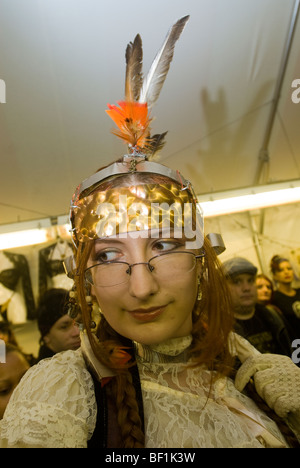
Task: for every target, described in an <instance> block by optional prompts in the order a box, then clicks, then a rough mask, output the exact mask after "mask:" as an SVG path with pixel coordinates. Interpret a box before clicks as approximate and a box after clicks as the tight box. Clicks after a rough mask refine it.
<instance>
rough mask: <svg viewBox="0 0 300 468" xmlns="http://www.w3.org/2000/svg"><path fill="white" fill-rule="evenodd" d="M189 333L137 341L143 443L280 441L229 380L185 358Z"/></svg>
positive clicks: (151, 445) (268, 422) (248, 444)
mask: <svg viewBox="0 0 300 468" xmlns="http://www.w3.org/2000/svg"><path fill="white" fill-rule="evenodd" d="M191 341H192V338H191V337H189V336H188V337H183V338H177V339H172V340H170V341H168V342H165V343H163V344H159V345H156V346H152V347H145V346H141V345H137V363H138V369H139V374H140V379H141V386H142V394H143V404H144V415H145V434H146V446H147V447H149V448H157V447H159V448H167V447H169V448H178V447H185V448H199V447H200V448H201V447H203V448H218V447H219V448H222V447H226V448H231V447H236V448H238V447H245V448H247V447H264V446H278V447H280V446H283V445H284V440H283V438H282V435H281V433H280V431H279V430H278V428H277V426H276V424H275V423H274V422H273V421H271V420H270V419H269V418H268V417H267V416H266V415H265V414H264V413H263V412H262V411H260V410H259V409H258V408H257V406H256V405H255V403H254V402H253V401H252V400H250V399H249V398H248V397H246V396H245V395H243V394H241V393H240V392H238V391H237V390H236V388H235V386H234V383H233V381H232V380H230V379H228V378H225V377H223V378H219V379H218V380H216V381H215V383H213V384H211V378H212V373H211V371H208V370H207V369H205V368H204V367H191V366H188V365H187V363H186V357H185V351H186V349H187V348H188V347H189V346H190V344H191Z"/></svg>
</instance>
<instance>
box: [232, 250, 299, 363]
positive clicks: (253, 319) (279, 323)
mask: <svg viewBox="0 0 300 468" xmlns="http://www.w3.org/2000/svg"><path fill="white" fill-rule="evenodd" d="M223 268H224V272H225V275H226V277H227V280H228V286H229V289H230V293H231V298H232V305H233V309H234V316H235V331H236V332H237V333H239V334H240V335H241V336H243V337H244V338H246V339H247V340H248V341H250V343H251V344H252V345H253V346H255V348H256V349H258V351H260V352H261V353H276V354H285V355H287V356H291V354H292V351H291V339H290V337H289V336H288V333H287V330H286V327H285V323H284V322H283V320H282V319H281V318H280V316H278V314H275V313H273V312H272V311H270V310H269V309H267V308H266V307H265V306H264V305H262V304H259V303H257V288H256V274H257V268H256V266H254V265H253V264H252V263H251V262H249V261H248V260H247V259H245V258H242V257H234V258H231V259H229V260H227V261H225V262H224V263H223Z"/></svg>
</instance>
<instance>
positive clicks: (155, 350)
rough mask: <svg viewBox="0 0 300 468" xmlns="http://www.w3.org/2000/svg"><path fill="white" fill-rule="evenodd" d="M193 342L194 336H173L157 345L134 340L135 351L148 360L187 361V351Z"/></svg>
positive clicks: (144, 359)
mask: <svg viewBox="0 0 300 468" xmlns="http://www.w3.org/2000/svg"><path fill="white" fill-rule="evenodd" d="M191 343H192V336H191V335H188V336H183V337H179V338H172V339H170V340H167V341H164V342H163V343H159V344H156V345H149V346H148V345H143V344H141V343H137V342H136V341H135V342H134V349H135V353H136V355H137V356H139V358H141V359H142V360H143V361H147V362H186V361H187V354H188V353H187V351H188V349H189V347H190V345H191Z"/></svg>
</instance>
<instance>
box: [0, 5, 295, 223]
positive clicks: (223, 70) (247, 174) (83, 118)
mask: <svg viewBox="0 0 300 468" xmlns="http://www.w3.org/2000/svg"><path fill="white" fill-rule="evenodd" d="M298 3H299V2H297V1H295V0H214V1H213V2H212V1H210V0H185V1H184V2H183V1H182V0H163V1H161V0H152V1H151V2H150V3H149V2H145V1H141V0H127V1H126V2H125V1H123V0H122V1H121V0H115V1H114V2H112V1H106V0H26V1H24V0H0V79H1V80H3V81H2V83H3V82H4V83H5V85H6V95H5V97H6V102H5V103H3V102H2V103H0V160H1V184H0V224H2V225H4V224H9V223H15V222H20V221H28V220H32V219H37V218H43V217H49V216H57V215H62V214H67V213H68V207H69V200H70V197H71V195H72V193H73V190H74V188H75V186H76V185H77V184H78V183H79V182H81V181H82V179H84V178H85V177H87V176H89V175H90V174H91V173H92V172H94V171H95V170H97V169H98V168H99V167H101V166H103V165H104V164H107V163H109V162H110V161H113V160H114V159H116V158H118V157H120V155H122V154H123V153H124V152H125V151H126V147H125V146H124V145H122V143H121V142H119V141H118V140H117V138H116V137H114V136H113V135H112V134H111V133H110V130H111V128H112V126H113V125H112V122H111V121H110V119H109V118H108V116H107V115H106V113H105V109H106V107H107V103H116V102H117V101H118V100H121V99H122V98H123V93H124V91H123V90H124V71H125V58H124V52H125V47H126V45H127V43H128V42H129V41H131V40H133V39H134V37H135V35H136V34H137V33H140V34H141V36H142V40H143V48H144V71H145V73H146V72H147V70H148V68H149V66H150V64H151V62H152V60H153V58H154V55H155V54H156V52H157V50H158V48H159V47H160V45H161V44H162V41H163V40H164V37H165V35H166V33H167V30H168V29H169V27H170V26H171V25H172V24H173V23H174V22H175V21H176V20H177V19H178V18H180V17H182V16H185V15H186V14H189V15H190V21H189V23H188V24H187V27H186V28H185V30H184V32H183V34H182V36H181V38H180V41H179V42H178V43H177V45H176V48H175V55H174V59H173V63H172V65H171V69H170V71H169V75H168V77H167V80H166V82H165V85H164V88H163V90H162V92H161V95H160V98H159V100H158V102H157V104H156V105H155V107H154V109H153V115H154V116H155V117H156V118H155V121H154V123H153V130H154V132H162V131H166V130H168V135H167V144H166V146H165V148H164V150H163V152H162V155H161V161H162V162H163V163H165V164H167V165H169V166H171V167H173V168H175V169H179V170H180V171H181V172H182V173H183V174H184V175H185V177H187V178H189V179H190V180H191V181H192V182H193V184H194V187H195V190H196V193H198V194H202V193H208V192H217V191H224V190H227V189H235V188H240V187H246V186H251V185H253V184H257V183H264V184H266V183H272V182H278V181H284V180H292V179H296V178H299V177H300V131H299V129H300V125H299V124H300V103H299V104H296V103H294V102H293V101H292V99H291V96H292V92H293V91H294V89H293V88H292V82H293V80H295V79H300V20H299V21H297V22H296V27H295V31H294V34H293V37H292V43H291V50H290V52H289V54H288V55H287V56H286V58H287V59H288V60H287V63H286V67H285V66H284V68H283V69H282V65H283V64H284V58H285V53H286V44H287V41H288V39H289V34H290V31H291V25H292V24H293V14H294V13H295V7H296V6H297V4H298ZM282 71H284V73H283V74H282V77H283V82H282V86H280V98H279V101H278V106H277V105H276V112H275V118H274V122H273V125H272V127H271V133H270V139H267V145H265V146H267V149H268V161H267V162H264V163H263V167H262V168H261V166H260V163H261V159H260V154H261V148H262V146H263V141H264V138H265V135H266V132H267V126H268V121H269V118H270V114H271V111H272V105H273V104H274V95H275V93H276V89H277V86H278V80H279V79H280V77H281V72H282ZM299 96H300V92H299ZM0 101H1V96H0ZM2 101H3V99H2ZM261 169H262V170H261Z"/></svg>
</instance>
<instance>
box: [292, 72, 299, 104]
mask: <svg viewBox="0 0 300 468" xmlns="http://www.w3.org/2000/svg"><path fill="white" fill-rule="evenodd" d="M291 86H292V88H296V89H295V91H293V92H292V95H291V99H292V101H293V103H294V104H299V102H300V78H297V79H295V80H293V81H292V85H291Z"/></svg>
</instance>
